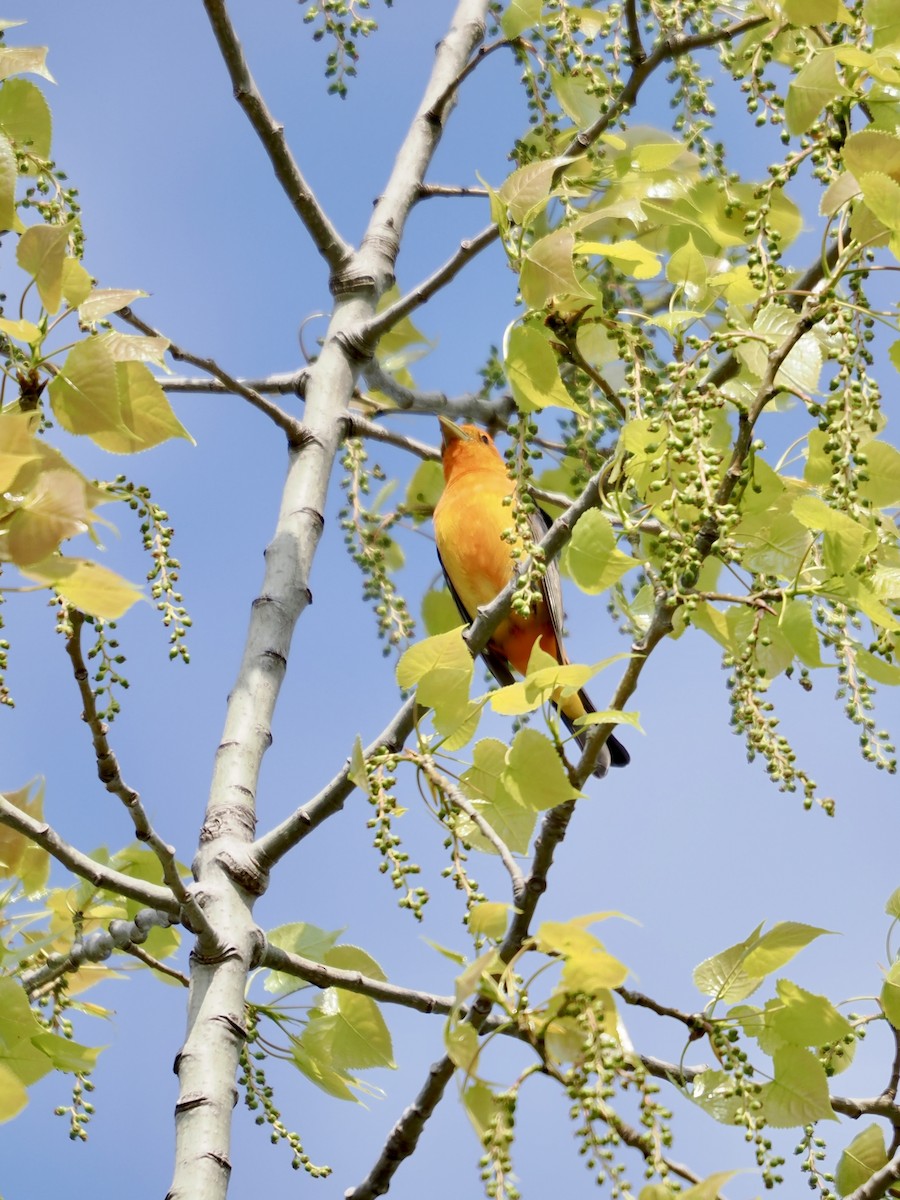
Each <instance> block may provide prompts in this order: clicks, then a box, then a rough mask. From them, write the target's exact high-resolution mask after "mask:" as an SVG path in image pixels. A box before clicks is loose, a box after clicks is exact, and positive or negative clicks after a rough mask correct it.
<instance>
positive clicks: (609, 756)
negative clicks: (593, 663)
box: [559, 692, 631, 779]
mask: <svg viewBox="0 0 900 1200" xmlns="http://www.w3.org/2000/svg"><path fill="white" fill-rule="evenodd" d="M578 698H579V700H580V701H581V703H582V704H583V705H584V711H585V712H586V713H592V712H596V711H597V709H596V708H595V707H594V705H593V704H592V703H591V700H590V697H589V696H588V695H587V693H586V692H579V693H578ZM559 715H560V716H561V717H562V719H563V722H564V724H565V726H566V728H567V729H568V731H569V733H571V734H572V735H573V736H574V738H575V741H576V742H577V743H578V745H579V746H580V747H581V749H582V750H583V749H584V747H585V743H586V742H587V740H588V735H589V734H590V732H591V729H590V727H588V728H587V729H585V728H583V727H581V728H576V727H575V723H574V721H573V719H572V718H571V717H568V716H566V714H565V713H564V712H563V711H562V709H560V710H559ZM630 762H631V755H630V754H629V753H628V751H627V750H626V749H625V747H624V746H623V745H622V743H621V742H620V741H619V739H618V738H617V737H616V736H615V735H614V734H612V733H611V734H610V735H609V737H608V738H607V739H606V745H605V746H604V747H603V752H602V753H601V755H600V757H599V758H598V760H597V765H596V767H594V775H595V776H596V777H597V778H598V779H602V778H603V776H604V775H605V774H606V772H607V771H608V770H609V768H610V767H627V766H628V764H629V763H630Z"/></svg>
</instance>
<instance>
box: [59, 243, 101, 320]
mask: <svg viewBox="0 0 900 1200" xmlns="http://www.w3.org/2000/svg"><path fill="white" fill-rule="evenodd" d="M92 286H93V281H92V280H91V277H90V275H89V274H88V272H87V271H86V270H85V269H84V267H83V266H82V265H81V263H80V262H79V261H78V259H77V258H73V257H72V255H67V256H66V258H65V259H64V260H63V269H62V294H63V299H64V300H65V302H66V304H71V305H72V306H73V307H76V308H77V306H78V305H79V304H80V303H81V302H82V300H84V299H85V297H87V296H88V295H89V294H90V291H91V287H92Z"/></svg>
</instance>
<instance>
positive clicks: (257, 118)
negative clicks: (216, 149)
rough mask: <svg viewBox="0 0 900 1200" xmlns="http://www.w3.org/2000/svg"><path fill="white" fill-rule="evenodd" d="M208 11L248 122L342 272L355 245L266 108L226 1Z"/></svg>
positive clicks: (217, 0)
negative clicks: (332, 218) (324, 203)
mask: <svg viewBox="0 0 900 1200" xmlns="http://www.w3.org/2000/svg"><path fill="white" fill-rule="evenodd" d="M203 7H204V8H205V9H206V15H207V16H208V17H209V22H210V24H211V25H212V29H213V33H214V34H215V38H216V41H217V42H218V44H219V50H220V51H221V54H222V58H223V59H224V61H225V66H226V67H227V69H228V74H229V77H230V78H231V84H232V87H233V88H234V96H235V99H236V100H237V102H238V104H240V106H241V108H242V109H243V110H244V112H245V113H246V115H247V120H248V121H249V122H250V124H251V125H252V126H253V129H254V132H255V133H256V136H257V137H258V138H259V140H260V142H261V143H262V146H263V149H264V150H265V152H266V154H268V156H269V161H270V162H271V164H272V167H273V169H274V171H275V177H276V179H277V180H278V182H279V183H280V184H281V186H282V188H283V190H284V193H285V195H286V196H287V198H288V200H289V201H290V202H291V205H292V206H293V209H294V211H295V212H296V213H297V215H298V216H299V217H300V220H301V221H302V222H303V224H304V225H305V226H306V228H307V230H308V231H309V235H310V237H311V238H312V240H313V242H314V243H315V246H316V249H317V250H318V251H319V253H320V254H321V255H322V257H323V258H324V259H325V261H326V262H327V263H328V265H329V267H330V268H331V270H332V273H334V274H337V273H338V272H339V271H340V270H341V268H342V267H343V266H344V264H345V263H346V262H347V260H348V259H349V257H350V254H351V249H350V247H349V246H348V245H347V243H346V242H345V241H344V240H343V238H342V237H341V235H340V234H339V233H338V231H337V229H335V227H334V226H333V225H332V223H331V221H330V220H329V219H328V216H327V215H326V213H325V211H324V209H323V208H322V206H321V205H320V204H319V201H318V200H317V199H316V196H315V194H314V192H313V191H312V188H310V186H309V184H308V183H307V182H306V180H305V179H304V177H303V174H302V172H301V171H300V168H299V166H298V165H297V163H296V162H295V160H294V156H293V154H292V153H291V150H290V147H289V146H288V144H287V139H286V138H285V136H284V126H283V125H280V124H279V123H278V122H277V121H276V120H275V118H274V117H273V116H272V114H271V113H270V112H269V110H268V108H267V107H266V102H265V100H264V99H263V97H262V95H261V94H260V91H259V88H258V87H257V86H256V82H255V80H254V78H253V76H252V75H251V74H250V68H249V67H248V66H247V60H246V58H245V57H244V51H243V48H242V47H241V43H240V42H239V41H238V38H237V34H236V33H235V30H234V26H233V25H232V23H231V18H230V17H229V15H228V9H227V7H226V5H225V3H224V0H204V4H203Z"/></svg>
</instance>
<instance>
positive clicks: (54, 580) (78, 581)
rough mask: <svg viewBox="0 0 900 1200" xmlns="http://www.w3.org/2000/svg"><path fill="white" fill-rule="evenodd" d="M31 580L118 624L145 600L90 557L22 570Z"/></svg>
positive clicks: (52, 561) (49, 561)
mask: <svg viewBox="0 0 900 1200" xmlns="http://www.w3.org/2000/svg"><path fill="white" fill-rule="evenodd" d="M22 572H23V574H25V575H27V576H28V577H29V578H30V579H39V580H40V581H41V582H42V583H48V584H49V585H50V586H51V587H52V588H53V590H54V591H55V592H58V593H59V595H60V596H62V597H63V599H64V600H67V601H68V602H69V604H71V605H73V606H74V607H75V608H77V609H80V610H81V612H84V613H87V614H88V615H89V616H92V617H100V618H102V619H103V620H104V621H117V620H118V619H119V617H121V616H123V615H124V613H126V612H127V611H128V609H129V608H131V606H132V604H134V603H136V602H137V601H138V600H141V599H143V598H144V596H143V593H142V592H141V591H140V589H138V588H136V587H135V586H134V584H132V583H129V582H128V580H127V579H123V578H122V576H121V575H117V574H116V572H115V571H111V570H110V569H109V567H101V566H100V564H99V563H95V562H91V560H90V559H87V558H63V557H62V556H60V555H55V556H53V557H50V558H45V559H44V560H43V561H41V562H38V563H30V564H29V565H28V566H25V567H22Z"/></svg>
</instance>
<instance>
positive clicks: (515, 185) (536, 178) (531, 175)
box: [497, 158, 570, 225]
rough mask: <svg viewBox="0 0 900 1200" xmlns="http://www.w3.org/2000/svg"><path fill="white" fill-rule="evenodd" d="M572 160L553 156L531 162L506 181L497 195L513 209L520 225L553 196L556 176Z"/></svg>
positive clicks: (511, 210) (513, 216)
mask: <svg viewBox="0 0 900 1200" xmlns="http://www.w3.org/2000/svg"><path fill="white" fill-rule="evenodd" d="M569 161H570V160H569V159H566V158H550V159H541V160H540V161H539V162H533V163H527V164H526V165H525V166H524V167H519V169H518V170H516V171H513V173H512V175H510V176H508V177H507V179H505V180H504V182H503V185H502V186H501V188H500V190H499V191H498V192H497V198H498V200H500V201H501V203H502V204H503V206H504V207H505V208H507V209H509V215H510V216H511V217H512V219H513V221H515V223H516V224H517V225H521V224H523V223H524V222H525V221H526V218H527V217H528V216H529V214H532V215H534V213H535V212H536V211H539V210H540V206H542V205H543V203H544V201H546V200H548V199H549V197H550V188H551V187H552V185H553V177H554V176H555V174H556V172H557V171H558V170H559V168H560V167H562V166H564V165H565V164H566V163H567V162H569Z"/></svg>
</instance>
